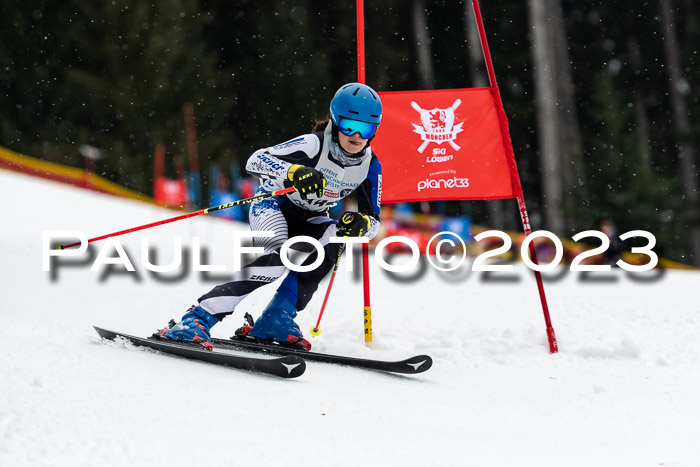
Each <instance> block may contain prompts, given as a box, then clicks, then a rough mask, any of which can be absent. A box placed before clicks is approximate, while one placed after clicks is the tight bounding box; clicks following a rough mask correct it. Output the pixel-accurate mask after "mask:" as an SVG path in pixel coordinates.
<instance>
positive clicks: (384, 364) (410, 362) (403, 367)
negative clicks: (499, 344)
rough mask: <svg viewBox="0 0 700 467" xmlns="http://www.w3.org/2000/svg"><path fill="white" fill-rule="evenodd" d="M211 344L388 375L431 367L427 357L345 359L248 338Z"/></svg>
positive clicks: (430, 361) (415, 372) (419, 370)
mask: <svg viewBox="0 0 700 467" xmlns="http://www.w3.org/2000/svg"><path fill="white" fill-rule="evenodd" d="M211 342H212V344H213V345H214V347H216V346H221V347H223V348H233V349H240V350H247V351H251V352H261V353H267V354H270V355H287V356H299V357H301V358H303V359H304V360H309V361H316V362H324V363H335V364H339V365H346V366H352V367H357V368H365V369H369V370H378V371H386V372H390V373H401V374H418V373H423V372H424V371H427V370H429V369H430V367H431V366H432V365H433V359H432V358H430V357H429V356H428V355H416V356H415V357H411V358H407V359H405V360H398V361H384V360H373V359H367V358H357V357H345V356H342V355H331V354H324V353H318V352H308V351H306V350H297V349H294V348H289V347H284V346H282V345H279V344H266V343H262V342H258V341H255V340H253V339H252V338H249V337H238V336H234V337H232V338H231V339H216V338H212V340H211Z"/></svg>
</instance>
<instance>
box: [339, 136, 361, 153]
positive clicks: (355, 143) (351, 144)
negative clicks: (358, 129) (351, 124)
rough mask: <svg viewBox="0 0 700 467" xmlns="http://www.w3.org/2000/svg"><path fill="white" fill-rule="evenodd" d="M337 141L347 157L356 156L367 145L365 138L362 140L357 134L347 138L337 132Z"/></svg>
mask: <svg viewBox="0 0 700 467" xmlns="http://www.w3.org/2000/svg"><path fill="white" fill-rule="evenodd" d="M338 141H339V142H340V147H341V148H342V149H343V151H345V153H346V154H348V155H351V154H357V153H358V152H360V151H362V150H363V149H364V147H365V145H366V144H367V138H363V137H362V136H360V134H359V133H355V134H354V135H352V136H348V135H345V134H343V133H342V132H338Z"/></svg>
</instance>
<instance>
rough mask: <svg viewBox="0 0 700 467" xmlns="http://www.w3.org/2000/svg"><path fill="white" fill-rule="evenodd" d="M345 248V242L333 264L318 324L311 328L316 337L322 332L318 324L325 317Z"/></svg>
mask: <svg viewBox="0 0 700 467" xmlns="http://www.w3.org/2000/svg"><path fill="white" fill-rule="evenodd" d="M344 249H345V243H343V244H342V245H340V249H339V250H338V258H337V259H336V260H335V266H333V273H332V274H331V281H330V282H329V283H328V290H326V297H325V298H324V299H323V305H321V311H320V312H319V314H318V321H316V326H314V327H312V328H311V335H312V336H314V337H316V336H318V335H320V334H321V328H319V327H318V326H319V325H320V324H321V318H323V311H324V310H325V309H326V303H328V297H329V296H330V294H331V287H333V281H334V280H335V273H336V272H338V265H339V264H340V257H341V256H342V255H343V250H344Z"/></svg>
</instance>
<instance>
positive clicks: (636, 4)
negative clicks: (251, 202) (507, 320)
mask: <svg viewBox="0 0 700 467" xmlns="http://www.w3.org/2000/svg"><path fill="white" fill-rule="evenodd" d="M93 3H94V2H93ZM480 6H481V10H482V13H483V15H484V21H485V27H486V33H487V37H488V41H489V46H490V48H491V53H492V55H493V59H494V65H495V68H496V76H497V78H498V84H499V87H500V90H501V94H502V97H503V101H504V105H505V109H506V113H507V115H508V117H509V123H510V130H511V136H512V140H513V145H514V149H515V154H516V160H517V162H518V168H519V172H520V175H521V179H522V183H523V189H524V192H525V196H526V201H527V203H528V209H529V212H530V215H531V221H532V223H533V228H546V229H548V230H551V231H553V232H555V233H556V234H558V235H560V236H570V235H571V234H573V233H576V232H579V231H581V230H585V229H598V228H599V225H600V222H601V220H603V219H612V220H613V221H614V222H615V223H616V224H617V226H618V228H619V229H620V231H622V232H624V231H627V230H633V229H644V230H648V231H650V232H652V233H654V234H655V235H656V236H657V239H658V247H657V250H658V251H659V253H660V254H662V255H664V256H667V257H670V258H672V259H676V260H678V261H681V262H685V263H691V264H696V265H700V214H699V211H700V200H699V194H698V183H699V182H700V180H699V176H698V169H697V160H698V157H699V156H698V155H697V149H696V148H697V147H698V144H700V128H699V127H698V125H697V123H695V121H694V119H693V116H694V115H696V114H697V113H698V105H699V104H698V98H699V96H700V90H698V88H697V86H695V84H696V83H695V82H694V81H697V76H699V73H698V72H699V71H700V70H699V67H698V63H697V61H698V60H699V58H698V56H699V54H700V52H699V51H700V37H699V30H698V22H699V21H700V18H699V13H698V12H697V11H696V10H697V9H694V8H693V1H692V0H653V1H631V0H618V1H609V2H595V3H591V2H576V1H572V0H527V1H526V2H521V1H516V0H496V1H482V2H481V4H480ZM0 10H1V11H2V17H3V20H2V21H3V25H4V27H3V28H2V30H1V31H0V37H1V39H0V65H1V66H2V72H1V73H0V85H1V86H2V92H0V137H1V141H0V144H1V145H3V146H6V147H8V148H10V149H13V150H15V151H18V152H22V153H26V154H29V155H32V156H36V157H41V158H43V159H46V160H50V161H55V162H59V163H63V164H68V165H73V166H82V165H83V164H84V160H83V157H82V156H81V155H80V153H79V151H78V148H79V146H81V145H83V144H89V145H92V146H95V147H98V148H100V149H101V150H102V151H103V154H104V155H105V157H104V159H102V160H100V161H99V162H98V172H99V173H100V175H102V176H104V177H106V178H108V179H111V180H113V181H116V182H118V183H120V184H122V185H125V186H127V187H130V188H133V189H135V190H138V191H141V192H144V193H147V194H150V191H151V186H152V177H153V151H154V147H155V145H156V144H157V143H158V142H163V143H164V144H165V145H166V150H167V153H168V155H169V157H173V156H176V155H185V154H186V144H187V142H186V137H185V124H184V120H183V105H185V104H186V103H190V104H192V106H193V108H194V114H195V118H196V126H197V138H198V143H199V155H200V166H201V169H202V176H203V183H204V188H205V191H206V189H207V187H208V185H209V184H210V183H211V181H209V180H208V179H207V174H208V167H209V165H210V164H214V163H216V164H219V165H221V166H223V167H228V166H229V165H230V164H231V163H234V164H236V163H237V164H243V163H244V161H245V159H246V158H247V157H248V155H249V154H250V153H252V152H253V151H254V150H255V149H257V148H259V147H263V146H268V145H271V144H276V143H278V142H281V141H283V140H285V139H288V138H291V137H294V136H296V135H298V134H301V133H305V132H308V131H309V130H310V129H311V127H312V125H313V123H314V121H315V120H316V119H321V118H324V117H325V116H326V115H327V112H328V101H329V99H330V98H331V97H332V94H333V92H334V91H335V89H336V88H337V87H338V86H339V85H340V84H342V83H344V82H348V81H355V80H356V77H357V69H356V45H355V33H356V31H355V4H354V2H325V1H318V0H296V1H292V0H277V1H270V2H256V1H249V0H233V1H228V2H216V1H211V0H168V1H166V2H154V3H152V4H151V3H144V2H138V1H135V0H113V1H111V2H107V3H104V2H98V3H95V4H89V2H87V3H86V2H78V1H77V0H64V1H61V2H58V1H50V0H43V1H38V2H5V3H4V4H3V5H2V6H1V7H0ZM365 23H366V30H365V42H366V49H367V50H366V64H367V70H366V79H367V83H368V84H370V85H372V86H373V87H375V89H377V90H380V91H390V90H411V89H444V88H460V87H476V86H485V85H487V84H488V83H487V77H486V75H485V72H484V64H483V58H482V57H481V49H480V44H479V42H478V38H477V36H476V33H475V28H474V19H473V17H472V13H471V2H470V1H468V0H467V1H455V0H452V1H449V0H442V1H430V0H413V1H406V0H383V1H381V2H380V1H372V0H366V1H365ZM168 170H170V171H171V173H170V175H171V176H174V168H172V167H171V165H170V164H169V165H168ZM448 211H449V212H450V213H451V214H469V215H471V216H472V217H473V218H474V221H475V222H477V223H483V224H486V225H489V226H490V227H494V228H503V229H506V228H509V229H514V230H515V229H517V228H518V223H519V219H518V212H517V208H516V205H515V201H513V200H501V201H487V202H450V203H449V204H448Z"/></svg>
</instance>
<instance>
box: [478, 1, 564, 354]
mask: <svg viewBox="0 0 700 467" xmlns="http://www.w3.org/2000/svg"><path fill="white" fill-rule="evenodd" d="M472 6H473V8H474V17H475V18H476V25H477V28H478V29H479V38H480V40H481V50H482V51H483V53H484V61H485V62H486V69H487V70H488V75H489V81H490V83H491V89H492V94H493V96H494V99H496V104H497V105H498V107H499V108H501V109H502V108H503V102H502V100H501V93H500V92H499V90H498V84H497V82H496V72H495V71H494V68H493V62H492V60H491V52H490V51H489V45H488V42H487V41H486V31H485V29H484V22H483V20H482V17H481V10H480V9H479V2H478V0H473V1H472ZM504 120H505V113H504V114H502V115H499V122H500V124H501V128H502V129H503V128H504V124H505V128H506V130H505V132H504V131H501V133H502V134H503V136H504V139H503V144H504V145H506V147H507V148H509V151H510V153H511V155H512V154H513V147H512V143H511V141H510V137H508V138H506V135H508V131H507V125H508V124H507V121H505V122H504ZM512 164H513V165H515V158H514V157H513V160H512ZM515 175H516V176H515V177H513V178H514V179H515V181H516V183H514V184H513V185H514V189H515V190H514V191H515V194H516V195H517V200H518V208H519V210H520V219H521V221H522V223H523V230H524V231H525V235H526V236H527V235H529V234H530V233H531V232H532V229H531V228H530V221H529V216H528V214H527V208H526V207H525V196H524V194H523V189H522V186H521V185H520V177H519V176H518V175H517V169H515ZM530 256H531V258H532V262H533V263H535V264H539V263H538V261H537V253H536V251H535V245H534V243H533V242H530ZM534 272H535V279H536V280H537V290H538V292H539V294H540V302H541V303H542V312H543V313H544V321H545V324H546V326H547V340H548V341H549V352H550V353H557V352H558V351H559V346H558V344H557V337H556V335H555V334H554V328H553V327H552V321H551V319H550V317H549V306H548V305H547V297H546V296H545V293H544V284H543V283H542V275H541V274H540V272H539V271H534Z"/></svg>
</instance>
